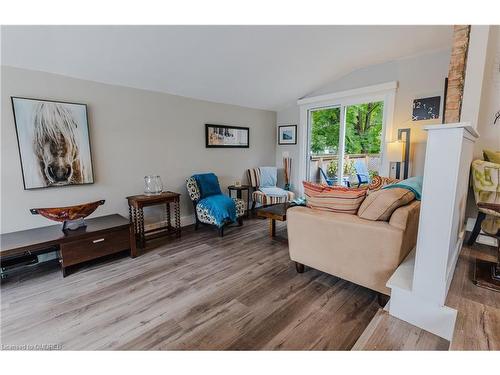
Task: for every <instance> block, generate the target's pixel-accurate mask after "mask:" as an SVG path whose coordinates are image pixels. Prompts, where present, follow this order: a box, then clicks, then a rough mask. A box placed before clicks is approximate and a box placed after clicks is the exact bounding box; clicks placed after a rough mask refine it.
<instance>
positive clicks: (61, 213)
mask: <svg viewBox="0 0 500 375" xmlns="http://www.w3.org/2000/svg"><path fill="white" fill-rule="evenodd" d="M104 202H105V200H104V199H101V200H100V201H96V202H90V203H84V204H78V205H76V206H68V207H51V208H31V209H30V212H31V213H32V214H33V215H42V216H43V217H45V218H47V219H50V220H54V221H58V222H62V223H63V230H65V229H66V227H67V226H68V224H69V222H71V221H75V220H79V225H78V226H84V225H85V223H84V221H83V219H84V218H86V217H87V216H89V215H90V214H91V213H92V212H94V211H95V210H96V208H97V207H99V206H101V205H103V204H104ZM75 229H76V228H75Z"/></svg>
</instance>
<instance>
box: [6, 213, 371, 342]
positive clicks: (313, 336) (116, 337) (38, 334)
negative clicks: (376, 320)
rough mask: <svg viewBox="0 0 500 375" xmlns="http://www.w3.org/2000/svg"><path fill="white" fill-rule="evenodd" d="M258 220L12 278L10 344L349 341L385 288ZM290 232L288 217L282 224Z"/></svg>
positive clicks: (354, 338) (360, 329) (353, 339)
mask: <svg viewBox="0 0 500 375" xmlns="http://www.w3.org/2000/svg"><path fill="white" fill-rule="evenodd" d="M267 224H268V223H267V221H266V220H259V219H250V220H247V221H245V224H244V226H243V227H241V228H239V227H234V228H230V229H228V230H227V231H226V235H225V236H224V237H223V238H219V237H217V233H216V232H215V231H214V230H213V229H210V228H201V229H200V230H199V231H196V232H195V231H194V230H193V229H188V230H187V231H185V232H184V233H183V237H182V238H181V239H173V240H171V242H169V243H168V244H163V245H160V246H158V247H156V248H155V249H152V250H150V251H148V252H147V253H145V254H143V255H141V256H140V257H138V258H136V259H131V258H128V257H122V258H118V259H113V260H109V261H106V262H100V263H95V264H92V265H88V266H86V267H84V268H83V269H81V270H79V271H77V272H76V273H74V274H72V275H70V276H68V277H67V278H65V279H63V278H62V276H61V273H60V272H59V270H58V269H57V268H51V269H48V270H45V271H43V272H38V273H36V274H33V275H30V276H24V277H15V278H12V279H11V280H9V281H7V282H4V283H3V284H2V286H1V336H0V337H1V343H2V345H12V344H14V345H20V344H57V345H61V346H62V348H63V349H76V350H80V349H124V350H128V349H135V350H143V349H191V350H194V349H215V350H217V349H234V350H259V349H292V350H293V349H315V350H325V349H326V350H348V349H351V347H352V346H353V345H354V343H355V342H356V341H357V340H358V338H359V336H360V335H361V334H362V332H363V331H364V329H365V328H366V327H367V325H368V324H369V322H370V321H371V319H372V318H373V317H374V315H375V314H376V313H377V310H378V304H377V298H376V293H375V292H373V291H370V290H368V289H366V288H363V287H360V286H357V285H355V284H352V283H349V282H347V281H344V280H341V279H338V278H336V277H333V276H329V275H326V274H324V273H321V272H319V271H315V270H311V269H310V270H308V271H306V272H305V273H303V274H297V273H296V271H295V268H294V266H293V264H292V263H291V261H290V259H289V256H288V249H287V245H286V242H285V241H279V240H273V239H271V238H269V236H268V228H267V226H268V225H267ZM277 234H278V236H282V237H285V236H286V224H285V223H277Z"/></svg>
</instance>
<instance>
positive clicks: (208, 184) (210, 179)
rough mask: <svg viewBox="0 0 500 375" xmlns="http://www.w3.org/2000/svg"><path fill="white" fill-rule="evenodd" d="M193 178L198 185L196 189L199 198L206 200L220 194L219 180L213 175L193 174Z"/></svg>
mask: <svg viewBox="0 0 500 375" xmlns="http://www.w3.org/2000/svg"><path fill="white" fill-rule="evenodd" d="M193 178H194V179H195V180H196V183H197V184H198V189H200V195H201V198H202V199H203V198H206V197H209V196H211V195H216V194H222V191H221V190H220V185H219V180H218V179H217V176H216V175H215V174H213V173H202V174H195V175H193Z"/></svg>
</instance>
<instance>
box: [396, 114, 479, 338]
mask: <svg viewBox="0 0 500 375" xmlns="http://www.w3.org/2000/svg"><path fill="white" fill-rule="evenodd" d="M424 129H425V130H427V131H428V138H427V147H426V155H425V168H424V181H423V190H422V204H421V211H420V219H419V229H418V238H417V246H416V250H415V252H414V253H413V255H412V256H410V257H409V258H407V260H405V262H403V264H402V265H401V266H400V267H399V268H398V270H396V272H395V274H394V275H393V277H391V279H390V280H389V282H388V284H387V285H388V286H389V287H390V288H391V301H390V308H389V312H390V313H391V315H394V316H396V317H398V318H400V319H402V320H405V321H407V322H409V323H411V324H414V325H416V326H418V327H420V328H423V329H425V330H427V331H429V332H432V333H434V334H436V335H438V336H441V337H443V338H445V339H447V340H451V338H452V335H453V329H454V325H455V319H456V311H455V310H453V309H450V308H449V307H446V306H445V305H444V304H445V301H446V295H447V293H448V288H449V286H450V283H451V280H452V278H453V273H454V271H455V266H456V262H457V259H458V256H459V254H460V250H461V248H462V243H463V240H464V235H465V222H464V216H465V206H466V199H467V188H468V183H469V171H470V165H471V162H472V153H473V148H474V142H475V140H476V139H477V137H478V134H477V133H476V131H475V130H474V129H473V128H472V127H471V126H470V124H469V123H457V124H446V125H434V126H428V127H426V128H424ZM405 273H406V274H405ZM402 280H404V282H402Z"/></svg>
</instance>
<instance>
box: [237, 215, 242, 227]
mask: <svg viewBox="0 0 500 375" xmlns="http://www.w3.org/2000/svg"><path fill="white" fill-rule="evenodd" d="M242 225H243V217H242V216H240V217H239V218H238V226H239V227H241V226H242Z"/></svg>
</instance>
